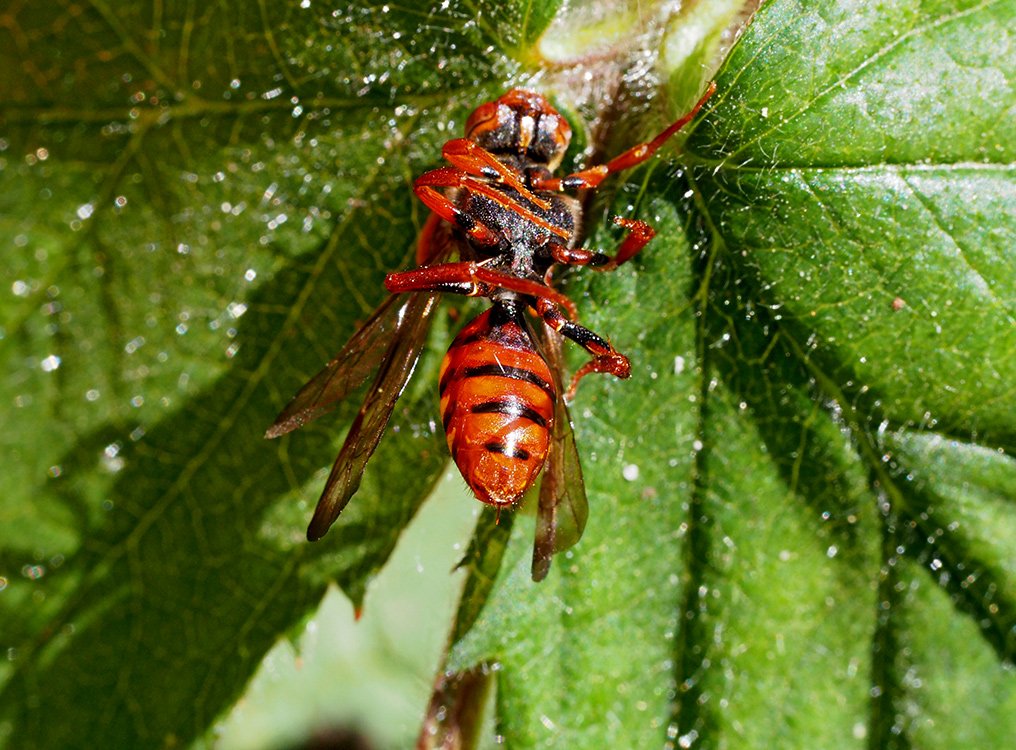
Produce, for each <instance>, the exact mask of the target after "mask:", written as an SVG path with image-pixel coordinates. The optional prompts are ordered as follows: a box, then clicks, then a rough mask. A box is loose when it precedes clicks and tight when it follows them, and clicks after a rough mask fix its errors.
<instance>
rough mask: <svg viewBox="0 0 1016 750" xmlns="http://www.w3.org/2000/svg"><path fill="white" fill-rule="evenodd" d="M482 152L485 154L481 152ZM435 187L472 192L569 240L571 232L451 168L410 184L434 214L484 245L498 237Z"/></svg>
mask: <svg viewBox="0 0 1016 750" xmlns="http://www.w3.org/2000/svg"><path fill="white" fill-rule="evenodd" d="M484 153H486V152H484ZM435 187H464V188H467V189H468V190H470V191H471V192H473V193H477V194H479V195H482V196H484V197H485V198H489V199H490V200H492V201H494V202H495V203H499V204H500V205H502V206H504V207H505V208H507V209H508V210H509V211H512V212H513V213H516V214H518V215H519V216H521V217H523V218H525V219H528V220H529V221H531V222H533V223H534V224H536V225H537V226H538V227H541V228H543V229H545V230H547V231H548V232H550V233H551V234H556V235H557V236H558V237H560V238H561V239H564V240H569V239H571V233H570V232H569V231H568V230H567V229H564V228H562V227H559V226H556V225H554V224H551V223H550V222H548V221H547V220H546V219H544V218H543V217H542V216H537V215H536V214H535V213H533V212H532V211H531V210H530V209H528V208H526V207H525V206H523V205H522V204H521V203H519V202H518V201H516V200H515V199H514V198H512V197H511V196H509V195H506V194H505V193H503V192H502V191H500V190H497V189H496V188H494V187H492V186H491V185H490V184H489V183H487V182H484V181H482V180H480V179H477V178H476V177H473V176H472V175H469V174H466V173H465V172H462V171H461V170H459V169H455V168H454V167H440V168H438V169H434V170H431V171H430V172H426V173H424V174H422V175H420V176H419V177H418V178H417V179H416V182H414V183H413V192H414V193H416V196H417V197H418V198H419V199H420V200H421V201H423V202H424V203H426V204H427V207H428V208H430V210H432V211H433V212H434V213H436V214H438V215H439V216H440V217H441V218H442V219H445V220H446V221H450V222H454V223H455V224H456V225H457V226H460V227H462V228H463V229H465V230H466V232H467V233H468V234H469V235H470V236H471V237H473V238H474V239H475V240H476V241H477V242H480V243H482V244H484V245H495V244H497V243H498V241H499V240H500V238H499V237H498V236H497V234H495V233H494V232H493V231H492V230H491V229H490V228H489V227H487V226H485V225H483V224H481V223H480V222H478V221H476V219H474V218H473V217H471V216H469V215H468V214H466V213H464V212H463V211H461V210H460V209H459V208H458V207H457V206H456V205H455V204H454V203H452V202H451V201H450V200H448V198H447V196H445V195H443V194H441V193H439V192H438V191H437V190H435V189H434V188H435Z"/></svg>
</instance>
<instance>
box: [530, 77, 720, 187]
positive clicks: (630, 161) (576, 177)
mask: <svg viewBox="0 0 1016 750" xmlns="http://www.w3.org/2000/svg"><path fill="white" fill-rule="evenodd" d="M714 91H716V83H715V82H714V83H710V84H709V88H707V89H706V93H705V94H703V95H702V98H701V99H699V100H698V102H696V104H695V106H694V107H692V108H691V111H690V112H688V114H686V115H685V116H684V117H682V118H681V119H679V120H677V121H676V122H674V123H673V124H672V125H671V126H670V127H668V128H667V129H666V130H664V131H663V132H662V133H660V134H659V135H658V136H656V137H655V138H653V140H651V141H647V142H646V143H640V144H638V145H637V146H633V147H632V148H630V149H628V150H627V151H625V152H624V153H623V154H621V155H620V156H616V157H614V158H613V159H611V160H610V161H608V162H607V163H606V164H600V165H598V166H595V167H589V168H588V169H583V170H582V171H581V172H575V173H574V174H570V175H568V176H567V177H558V178H553V179H543V180H534V181H533V187H534V188H536V189H537V190H570V189H575V188H594V187H596V186H597V185H599V184H600V183H601V182H603V180H604V179H605V178H606V177H607V175H609V174H611V173H612V172H620V171H622V170H625V169H631V168H632V167H634V166H636V165H637V164H641V163H642V162H644V161H645V160H646V159H648V158H649V157H651V156H652V155H653V154H655V153H656V152H657V151H658V150H659V148H660V146H662V145H663V144H664V143H665V142H666V140H667V139H668V138H670V137H671V136H672V135H674V133H676V132H677V131H679V130H680V129H681V128H683V127H684V126H685V125H687V124H688V123H689V122H691V121H692V119H693V118H694V117H695V115H697V114H698V112H699V110H700V109H702V105H703V104H705V103H706V100H708V99H709V97H710V96H712V95H713V92H714Z"/></svg>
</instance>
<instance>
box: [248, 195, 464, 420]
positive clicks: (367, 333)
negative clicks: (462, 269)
mask: <svg viewBox="0 0 1016 750" xmlns="http://www.w3.org/2000/svg"><path fill="white" fill-rule="evenodd" d="M453 248H454V244H453V242H452V240H451V235H450V230H449V227H448V225H447V224H445V223H443V222H440V220H439V219H438V217H437V216H435V215H433V214H432V215H431V216H430V217H429V218H428V220H427V222H426V223H425V224H424V227H423V231H422V232H421V233H420V240H419V245H418V248H417V259H418V260H419V261H420V264H421V265H425V264H427V263H442V262H444V261H445V260H447V258H448V256H449V255H450V254H451V251H452V250H453ZM427 299H429V295H427V294H424V293H420V294H410V295H395V294H393V295H392V296H390V297H389V298H388V299H386V300H385V301H384V302H382V303H381V305H380V306H379V307H378V308H377V310H375V311H374V314H373V315H371V317H370V320H368V321H367V322H366V323H364V324H363V326H361V327H360V330H358V331H357V332H356V333H354V334H353V337H352V338H351V339H350V340H349V342H348V343H347V344H346V345H345V346H344V347H343V348H342V351H340V352H339V353H338V354H337V355H335V358H334V359H332V361H331V362H329V363H328V364H327V365H325V366H324V369H322V370H321V372H319V373H318V374H317V375H315V376H314V377H313V378H311V379H310V380H309V381H308V382H307V383H306V385H304V386H303V387H302V388H301V389H300V391H299V392H298V393H297V394H296V395H295V396H294V397H293V399H292V400H291V401H290V402H289V403H288V404H287V405H286V408H285V409H283V410H282V413H280V414H279V416H278V417H276V418H275V422H274V424H272V426H271V427H269V428H268V431H267V432H266V433H265V437H266V438H277V437H279V436H280V435H285V434H286V433H288V432H292V431H293V430H297V429H299V428H301V427H303V426H304V425H305V424H307V423H308V422H312V421H313V420H315V419H317V418H318V417H320V416H321V415H322V414H326V413H328V412H329V411H331V410H332V408H333V407H334V406H335V404H337V403H338V402H339V401H342V400H343V399H344V398H346V396H348V395H349V394H350V393H351V392H352V391H353V390H355V389H356V388H357V387H359V386H360V384H361V383H363V381H365V380H366V379H367V376H369V375H370V374H371V373H372V372H374V370H376V369H377V368H378V366H379V365H380V364H381V362H382V360H384V359H385V357H387V356H388V352H389V351H390V349H391V344H392V340H393V339H395V338H397V337H399V336H403V335H406V331H407V330H408V329H409V328H410V327H414V326H415V323H414V321H415V320H416V319H417V318H418V317H419V316H420V315H421V314H422V313H421V311H422V310H423V309H425V308H426V309H427V310H428V312H427V314H428V315H429V310H431V309H432V308H433V305H428V304H427V303H426V300H427ZM424 330H426V329H424ZM413 362H414V364H415V359H414V361H413ZM410 372H412V367H410ZM407 377H408V376H407Z"/></svg>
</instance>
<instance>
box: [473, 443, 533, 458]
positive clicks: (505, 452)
mask: <svg viewBox="0 0 1016 750" xmlns="http://www.w3.org/2000/svg"><path fill="white" fill-rule="evenodd" d="M483 447H484V448H486V449H487V451H488V452H490V453H500V454H501V455H502V456H507V457H508V458H515V459H518V460H519V461H528V460H529V451H527V450H526V449H525V448H522V447H520V446H518V445H516V446H515V447H514V448H509V447H508V446H507V445H505V444H504V443H487V444H486V445H484V446H483Z"/></svg>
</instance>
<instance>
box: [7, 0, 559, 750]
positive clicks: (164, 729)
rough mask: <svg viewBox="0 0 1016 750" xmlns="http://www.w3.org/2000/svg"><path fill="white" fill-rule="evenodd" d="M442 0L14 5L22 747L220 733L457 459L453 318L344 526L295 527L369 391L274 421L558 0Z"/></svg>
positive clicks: (368, 297) (11, 656)
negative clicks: (261, 673) (423, 187)
mask: <svg viewBox="0 0 1016 750" xmlns="http://www.w3.org/2000/svg"><path fill="white" fill-rule="evenodd" d="M301 6H304V7H301ZM447 6H448V4H444V8H441V7H434V8H433V9H427V10H425V11H417V10H415V9H413V8H401V7H397V6H389V5H387V4H383V3H380V2H378V3H360V4H355V5H350V6H348V7H346V8H342V9H339V10H335V11H334V12H333V10H332V9H331V8H326V7H325V6H324V5H322V4H320V3H314V4H311V3H304V4H296V3H284V4H263V3H247V4H240V5H239V6H230V7H228V8H227V7H225V6H210V7H208V8H204V7H203V6H202V7H198V6H194V5H188V4H182V5H180V4H170V5H167V6H165V7H163V6H161V5H160V6H158V7H157V8H153V7H150V6H148V5H145V4H137V3H135V4H125V3H121V4H118V5H117V6H116V7H113V6H110V5H108V4H105V3H101V2H100V3H93V4H90V5H87V6H83V7H75V8H69V7H63V6H60V5H55V6H53V7H50V6H46V7H41V6H40V7H28V6H23V7H18V8H11V9H10V10H9V11H7V12H6V15H5V16H4V23H3V24H2V26H0V42H2V44H0V48H2V51H0V71H3V72H2V73H0V102H2V104H0V180H2V183H3V185H2V188H0V238H2V241H3V243H4V247H5V250H6V255H7V256H8V257H9V258H10V261H9V262H8V263H7V264H5V267H4V271H3V279H2V281H0V287H2V288H3V289H4V290H6V291H5V293H4V294H3V295H2V299H0V306H2V313H3V317H2V319H3V328H2V341H0V357H2V358H3V361H4V370H5V372H8V373H11V374H10V375H9V376H8V377H6V378H5V379H4V386H3V387H4V393H3V397H2V399H0V403H2V407H0V408H2V409H3V418H4V423H5V426H6V429H5V431H4V435H3V437H2V438H0V440H2V444H3V456H4V464H5V465H6V466H7V467H8V468H7V469H5V471H4V472H2V479H0V485H2V489H3V493H2V499H0V517H2V519H3V522H2V523H0V545H2V549H3V552H2V555H0V561H2V567H0V576H2V578H0V590H2V592H0V623H2V624H0V632H2V633H3V639H2V644H3V650H4V653H5V654H7V656H8V659H7V660H6V661H5V662H4V663H3V666H2V667H0V679H2V681H3V691H4V692H3V696H4V699H3V705H4V709H3V713H2V716H0V737H2V738H4V739H6V740H7V744H8V745H9V746H11V747H70V746H80V747H159V746H164V745H171V744H172V745H179V744H187V743H189V742H190V741H191V740H193V739H194V738H196V737H199V736H202V735H203V734H205V733H206V732H207V730H208V729H209V727H210V726H211V722H212V721H213V720H214V719H215V718H216V716H218V715H219V714H220V713H221V712H222V711H223V710H224V709H225V708H227V707H228V706H229V705H230V704H231V702H232V701H233V700H235V699H236V697H237V696H238V694H239V693H240V691H241V689H242V688H243V686H244V685H245V684H246V682H247V680H248V679H249V678H250V676H251V674H252V673H253V671H254V670H255V668H256V667H257V666H258V664H259V662H260V660H261V658H262V657H263V655H264V654H265V653H266V652H267V651H268V649H269V648H270V647H271V646H272V644H273V643H275V642H276V641H277V640H278V639H279V638H280V637H284V636H285V635H286V634H287V633H290V632H292V631H293V629H294V627H295V626H296V625H297V624H298V623H299V622H300V621H301V620H302V619H303V618H305V617H306V616H307V615H308V613H310V612H311V611H313V608H314V607H315V606H316V605H317V603H318V602H319V601H320V599H321V597H322V596H323V594H324V592H325V589H326V586H327V584H328V582H329V581H337V582H338V584H339V585H340V586H341V587H342V588H343V589H344V591H345V592H346V593H347V594H348V595H349V597H350V598H351V599H353V600H354V602H355V603H356V604H357V605H358V606H359V604H360V603H361V602H362V600H363V596H364V590H365V587H366V586H367V583H368V581H369V580H370V579H371V577H372V576H373V574H374V573H375V572H376V571H377V570H378V569H379V568H380V566H381V565H382V564H383V563H384V561H385V560H386V559H387V557H388V555H389V554H390V553H391V551H392V548H393V547H394V545H395V543H396V541H397V539H398V537H399V535H400V533H401V530H402V529H403V527H404V526H405V525H406V523H407V522H408V521H409V519H410V518H412V516H413V515H414V513H415V511H416V509H417V508H418V506H419V504H420V502H421V501H422V500H423V498H424V497H426V496H427V494H428V493H429V491H430V488H431V487H432V486H433V484H434V483H435V481H436V479H437V477H438V476H439V474H440V473H441V472H442V471H443V468H444V464H445V461H446V459H445V455H446V453H445V448H444V439H443V437H442V436H440V435H438V434H436V433H435V428H434V406H433V405H434V402H435V398H434V395H433V389H432V383H433V382H434V378H435V377H436V375H435V368H436V364H437V361H438V357H437V354H438V352H439V350H440V348H441V344H440V342H439V341H438V343H437V344H436V349H435V351H434V352H432V353H430V354H428V355H427V356H426V357H425V361H424V362H423V363H422V364H421V366H420V368H419V378H418V379H417V380H416V381H415V382H414V384H413V385H411V386H410V388H409V389H408V391H407V393H406V394H405V396H404V398H403V400H402V401H401V402H400V405H399V407H398V410H397V414H396V415H395V419H394V424H393V428H392V430H391V431H390V432H391V434H390V435H389V437H388V438H387V439H386V440H385V441H383V443H382V445H381V447H380V449H379V451H378V454H377V455H376V456H375V459H374V462H373V465H372V468H371V470H370V471H368V473H367V475H366V476H365V478H364V481H363V488H362V489H361V491H360V493H359V494H358V496H357V502H356V503H354V504H353V506H352V507H351V508H350V509H349V510H348V511H347V513H345V514H344V515H343V518H342V520H341V522H340V523H339V524H338V525H337V526H336V528H335V529H334V530H333V531H332V533H331V534H330V536H329V538H328V540H327V542H326V543H322V544H320V545H308V544H307V542H306V541H305V539H304V529H305V528H306V524H307V521H308V520H309V514H310V510H311V508H312V507H313V502H314V501H315V499H316V496H317V493H318V492H320V488H321V485H322V482H323V476H322V475H321V473H320V472H319V470H320V469H322V468H323V467H325V466H327V464H328V463H329V462H330V461H331V459H332V458H333V457H334V455H335V451H336V445H337V442H338V441H339V440H340V439H341V437H342V425H343V424H344V423H345V422H348V418H349V417H350V415H351V414H352V413H353V412H354V410H355V409H356V408H357V407H356V405H355V404H353V403H349V404H345V405H343V406H342V408H341V409H340V410H339V413H338V414H337V415H335V417H334V418H332V419H327V420H321V422H320V423H318V424H316V425H314V426H312V427H310V428H308V429H306V430H303V431H302V433H301V434H299V435H297V436H293V437H292V438H287V439H284V440H282V441H279V442H277V443H269V442H266V441H265V440H263V438H262V435H263V433H264V431H265V429H266V428H267V426H268V425H269V424H271V422H272V419H273V417H274V415H275V414H276V413H277V412H278V411H279V410H280V409H281V407H282V405H283V404H284V403H285V401H286V400H287V399H288V398H289V396H290V395H292V393H294V392H295V391H296V389H297V388H298V386H299V385H300V383H301V382H302V381H303V380H305V379H306V378H307V377H308V376H309V375H310V374H312V373H313V372H314V371H315V370H316V369H317V368H318V367H319V366H320V365H321V364H322V363H323V362H324V361H325V360H327V359H328V358H329V357H330V356H331V355H332V354H333V353H334V352H335V351H337V350H338V349H339V347H340V346H341V345H342V343H343V342H344V340H345V339H346V338H347V337H348V336H349V334H350V333H351V332H352V331H353V330H354V327H355V325H356V321H357V320H362V319H363V318H365V317H366V316H367V315H368V314H369V312H370V310H371V309H372V307H373V306H374V305H375V304H377V303H378V302H379V301H380V300H381V299H382V298H383V296H384V290H383V287H382V285H381V280H382V278H383V275H384V274H385V273H386V272H387V271H389V270H391V269H392V268H397V267H400V266H405V265H407V264H408V263H409V262H410V259H411V258H412V254H413V243H414V238H415V236H416V234H417V232H418V230H419V228H420V226H422V223H423V220H424V218H425V209H424V208H423V207H422V206H420V205H419V204H418V203H417V202H416V201H415V200H414V199H413V196H412V193H411V192H410V190H409V182H410V180H411V179H412V177H413V176H414V175H416V174H419V173H420V172H422V171H424V169H426V168H427V167H428V166H431V165H433V164H434V163H435V161H436V159H437V155H438V154H440V146H441V143H442V142H443V141H444V140H446V139H447V138H448V133H449V132H452V131H450V130H447V129H446V128H447V127H452V123H453V122H454V121H455V120H456V119H458V121H459V122H460V123H461V118H462V117H463V113H464V112H465V111H468V109H469V108H470V107H471V106H473V105H474V103H475V101H476V100H477V98H478V97H479V98H487V97H488V96H489V94H487V93H486V92H484V91H483V90H482V89H481V88H480V87H481V86H490V85H491V83H490V81H492V80H493V81H497V80H498V79H499V78H500V77H502V76H504V75H506V74H507V73H508V72H509V71H511V70H513V69H514V68H515V63H514V62H513V61H512V57H511V56H507V55H506V54H505V52H506V51H510V50H515V49H517V48H520V47H522V46H527V45H529V44H531V43H532V39H533V38H535V36H536V35H538V34H539V32H540V30H541V28H542V26H545V25H546V23H547V21H548V20H549V17H550V16H551V15H552V14H553V8H554V5H553V4H542V5H541V6H540V9H539V10H534V9H532V8H531V7H530V6H529V5H528V4H518V5H514V4H510V3H509V4H504V3H496V4H495V3H486V2H484V3H478V4H476V5H475V7H469V8H465V7H454V8H449V7H447ZM488 11H489V12H488ZM523 16H526V17H527V18H528V20H527V21H526V22H525V23H524V24H522V25H519V24H517V23H515V22H516V21H517V20H518V18H521V17H523ZM437 59H440V60H441V61H442V64H441V65H440V66H436V64H435V61H436V60H437ZM493 85H494V86H495V88H496V87H499V86H500V84H499V83H494V84H493ZM459 91H462V92H464V93H457V92H459ZM478 91H479V93H478ZM457 130H458V127H457V126H456V127H454V128H453V131H457ZM444 327H445V324H444V323H443V322H442V323H441V324H440V325H439V326H438V328H444ZM435 338H436V340H439V339H440V338H441V336H440V335H437V336H436V337H435ZM392 466H407V467H410V469H411V470H407V471H394V472H393V471H391V470H390V467H392ZM54 716H59V717H60V720H59V721H54V720H52V717H54Z"/></svg>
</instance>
